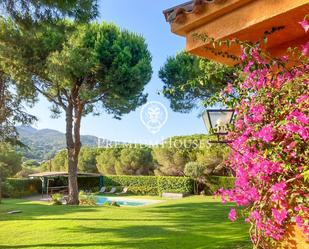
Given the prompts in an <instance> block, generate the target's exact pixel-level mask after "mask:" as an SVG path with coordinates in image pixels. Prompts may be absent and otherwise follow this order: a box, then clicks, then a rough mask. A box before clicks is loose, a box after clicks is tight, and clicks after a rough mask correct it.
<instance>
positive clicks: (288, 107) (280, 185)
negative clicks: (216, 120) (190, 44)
mask: <svg viewBox="0 0 309 249" xmlns="http://www.w3.org/2000/svg"><path fill="white" fill-rule="evenodd" d="M301 25H302V26H303V28H304V29H305V31H306V32H307V31H308V29H309V26H308V22H307V21H303V22H301ZM308 46H309V45H308V44H306V45H304V47H303V51H302V52H301V51H300V53H299V63H298V64H297V65H295V66H294V67H287V66H286V65H287V64H288V63H289V57H288V56H285V57H283V58H282V59H281V61H278V60H271V59H269V58H268V57H265V56H264V55H263V52H261V50H260V49H259V47H258V46H256V47H249V48H244V49H243V52H242V55H241V59H242V61H243V68H244V73H245V78H244V80H243V81H242V82H241V83H240V84H239V86H235V87H238V92H239V96H238V98H239V100H238V102H239V104H238V106H237V107H236V114H237V116H236V120H235V123H234V127H233V128H232V129H231V131H230V132H229V135H228V140H230V141H232V143H231V144H230V146H231V147H232V150H231V155H230V157H229V159H228V163H227V164H228V166H229V167H231V168H232V170H233V171H234V173H235V177H236V181H235V188H234V189H232V190H220V193H221V195H222V197H224V200H227V199H228V200H230V201H233V202H235V203H236V204H237V205H238V206H244V207H245V208H247V212H244V213H246V214H247V215H246V217H245V221H246V222H250V223H251V224H252V229H250V231H251V238H252V241H253V243H254V244H255V245H256V246H257V247H258V248H260V247H261V248H268V247H267V246H269V244H271V243H273V244H274V243H276V241H280V240H281V239H283V237H284V235H285V232H286V229H287V227H288V225H289V224H296V225H297V226H299V227H300V228H301V229H302V231H303V233H304V234H306V236H308V240H309V224H308V223H309V222H308V220H309V205H308V204H309V201H308V200H309V192H308V187H309V182H308V178H309V177H308V173H309V171H308V170H309V146H308V140H309V96H308V93H309V91H308V90H309V81H308V78H309V65H308V57H306V56H305V55H307V54H308ZM294 58H295V57H294ZM231 91H232V90H231V86H230V85H229V87H228V89H227V90H226V92H231ZM229 218H230V219H231V220H232V221H235V220H236V219H237V215H236V210H235V209H232V210H231V212H230V213H229ZM263 243H264V244H263Z"/></svg>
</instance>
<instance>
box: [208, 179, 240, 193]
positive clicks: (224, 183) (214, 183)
mask: <svg viewBox="0 0 309 249" xmlns="http://www.w3.org/2000/svg"><path fill="white" fill-rule="evenodd" d="M234 184H235V178H234V177H229V176H210V177H208V178H207V180H206V184H205V194H207V195H213V194H215V193H216V192H217V191H218V190H219V189H220V188H224V189H232V188H234Z"/></svg>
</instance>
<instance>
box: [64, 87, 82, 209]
mask: <svg viewBox="0 0 309 249" xmlns="http://www.w3.org/2000/svg"><path fill="white" fill-rule="evenodd" d="M78 90H79V89H78V88H76V89H75V90H74V91H73V93H72V99H71V100H72V101H70V103H69V104H68V107H67V109H66V124H67V125H66V140H67V150H68V163H69V168H68V173H69V198H68V204H70V205H78V204H79V200H78V183H77V173H78V155H79V152H80V149H81V142H80V124H81V118H82V114H83V109H84V104H83V103H82V102H81V101H80V99H79V97H78Z"/></svg>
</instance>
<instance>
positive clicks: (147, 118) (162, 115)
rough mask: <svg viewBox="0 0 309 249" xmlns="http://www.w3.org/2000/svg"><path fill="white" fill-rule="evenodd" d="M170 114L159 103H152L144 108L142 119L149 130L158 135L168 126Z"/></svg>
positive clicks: (141, 114)
mask: <svg viewBox="0 0 309 249" xmlns="http://www.w3.org/2000/svg"><path fill="white" fill-rule="evenodd" d="M167 118H168V112H167V109H166V107H165V106H164V105H163V104H162V103H160V102H158V101H150V102H148V103H147V104H145V105H144V106H143V107H142V110H141V113H140V119H141V122H142V124H143V125H144V126H145V127H146V128H147V130H148V131H149V132H151V133H153V134H155V133H158V132H159V131H160V129H161V128H162V127H163V126H164V125H165V124H166V121H167Z"/></svg>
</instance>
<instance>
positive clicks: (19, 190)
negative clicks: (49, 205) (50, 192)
mask: <svg viewBox="0 0 309 249" xmlns="http://www.w3.org/2000/svg"><path fill="white" fill-rule="evenodd" d="M6 183H7V184H9V186H10V187H9V188H5V189H4V194H3V196H8V197H13V198H18V197H24V196H28V195H33V194H38V193H41V191H42V182H41V180H40V179H17V178H8V179H7V180H6Z"/></svg>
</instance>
